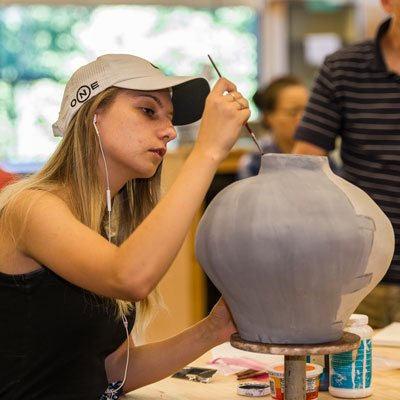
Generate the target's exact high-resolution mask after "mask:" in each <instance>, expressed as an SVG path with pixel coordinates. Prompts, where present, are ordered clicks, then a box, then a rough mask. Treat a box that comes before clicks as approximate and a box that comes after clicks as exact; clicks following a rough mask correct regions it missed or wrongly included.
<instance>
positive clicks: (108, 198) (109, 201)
mask: <svg viewBox="0 0 400 400" xmlns="http://www.w3.org/2000/svg"><path fill="white" fill-rule="evenodd" d="M96 121H97V114H94V117H93V126H94V130H95V131H96V134H97V137H98V138H99V145H100V151H101V155H102V157H103V162H104V169H105V171H106V180H107V192H106V194H107V211H108V212H111V191H110V182H109V177H108V168H107V162H106V156H105V155H104V151H103V146H102V145H101V139H100V133H99V130H98V129H97V125H96ZM110 234H111V232H109V235H110Z"/></svg>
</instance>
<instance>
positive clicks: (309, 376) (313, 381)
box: [267, 363, 322, 400]
mask: <svg viewBox="0 0 400 400" xmlns="http://www.w3.org/2000/svg"><path fill="white" fill-rule="evenodd" d="M267 369H268V374H269V386H270V389H271V397H272V398H273V399H275V400H284V388H285V370H284V364H282V363H277V364H272V365H270V366H269V367H268V368H267ZM321 373H322V367H321V366H320V365H317V364H306V400H317V399H318V390H319V376H320V375H321Z"/></svg>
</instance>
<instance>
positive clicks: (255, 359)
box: [211, 342, 284, 375]
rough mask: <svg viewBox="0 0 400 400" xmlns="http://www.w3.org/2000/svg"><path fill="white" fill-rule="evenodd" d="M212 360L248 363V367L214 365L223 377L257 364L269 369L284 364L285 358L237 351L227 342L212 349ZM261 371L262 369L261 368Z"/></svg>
mask: <svg viewBox="0 0 400 400" xmlns="http://www.w3.org/2000/svg"><path fill="white" fill-rule="evenodd" d="M211 355H212V359H213V360H216V359H226V358H232V359H238V360H240V361H242V362H243V363H244V364H246V363H248V364H249V365H248V366H238V365H232V364H229V365H223V364H222V365H221V364H220V365H219V364H218V363H215V364H213V365H214V366H215V368H217V369H218V372H219V373H220V374H221V375H231V374H235V373H236V372H240V371H243V370H244V369H247V368H249V367H251V364H255V365H258V366H260V367H261V366H262V367H263V368H264V369H265V368H267V366H268V365H271V364H274V363H278V362H282V363H283V362H284V356H280V355H273V354H262V353H253V352H251V351H244V350H240V349H237V348H235V347H233V346H231V344H230V343H229V342H225V343H222V344H220V345H219V346H216V347H214V348H213V349H211ZM260 369H261V368H260Z"/></svg>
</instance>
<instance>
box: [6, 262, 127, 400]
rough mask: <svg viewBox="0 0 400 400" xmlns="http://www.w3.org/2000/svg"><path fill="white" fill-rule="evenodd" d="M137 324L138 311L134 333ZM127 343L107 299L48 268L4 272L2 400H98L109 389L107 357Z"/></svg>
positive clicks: (119, 322)
mask: <svg viewBox="0 0 400 400" xmlns="http://www.w3.org/2000/svg"><path fill="white" fill-rule="evenodd" d="M134 320H135V313H134V312H133V313H132V314H131V315H130V316H128V322H129V331H130V330H131V329H132V326H133V324H134ZM125 339H126V332H125V328H124V326H123V323H122V320H121V318H117V317H116V315H115V311H114V310H113V307H112V306H110V305H109V303H108V302H107V300H106V299H104V298H100V297H98V296H96V295H94V294H92V293H90V292H88V291H86V290H83V289H81V288H79V287H77V286H75V285H72V284H71V283H69V282H67V281H65V280H64V279H62V278H61V277H59V276H58V275H56V274H54V273H53V272H52V271H50V270H49V269H47V268H43V269H41V270H37V271H34V272H31V273H29V274H22V275H7V274H3V273H0V398H1V399H3V398H4V399H7V400H36V399H37V400H75V399H76V400H78V399H79V400H92V399H93V400H98V399H99V397H100V396H101V395H102V394H103V392H104V391H105V389H106V388H107V386H108V381H107V377H106V371H105V367H104V359H105V358H106V357H107V355H108V354H110V353H112V352H113V351H114V350H116V349H117V348H118V347H119V346H120V345H121V344H122V343H123V342H124V340H125ZM122 378H123V377H122V376H121V380H122Z"/></svg>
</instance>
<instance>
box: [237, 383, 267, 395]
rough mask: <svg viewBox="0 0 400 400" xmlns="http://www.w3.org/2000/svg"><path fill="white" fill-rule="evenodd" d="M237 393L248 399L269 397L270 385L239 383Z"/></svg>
mask: <svg viewBox="0 0 400 400" xmlns="http://www.w3.org/2000/svg"><path fill="white" fill-rule="evenodd" d="M237 393H238V394H239V395H240V396H246V397H262V396H268V395H269V385H267V384H265V383H258V382H248V383H239V385H238V388H237Z"/></svg>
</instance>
